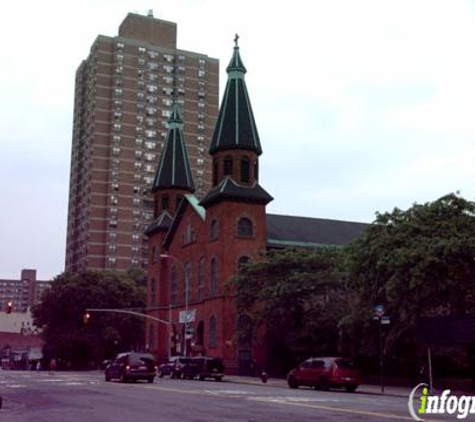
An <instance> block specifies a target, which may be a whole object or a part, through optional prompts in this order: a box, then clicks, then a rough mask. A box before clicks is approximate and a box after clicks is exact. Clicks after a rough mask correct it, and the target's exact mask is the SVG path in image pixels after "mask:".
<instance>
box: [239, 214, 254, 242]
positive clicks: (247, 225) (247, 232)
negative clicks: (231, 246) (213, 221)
mask: <svg viewBox="0 0 475 422" xmlns="http://www.w3.org/2000/svg"><path fill="white" fill-rule="evenodd" d="M252 231H253V230H252V221H251V220H249V218H245V217H244V218H241V219H240V220H239V221H238V225H237V235H238V236H241V237H252Z"/></svg>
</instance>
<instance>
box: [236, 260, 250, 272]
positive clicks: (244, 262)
mask: <svg viewBox="0 0 475 422" xmlns="http://www.w3.org/2000/svg"><path fill="white" fill-rule="evenodd" d="M250 261H251V259H250V258H249V257H248V256H241V257H240V258H239V259H238V265H237V266H238V267H237V269H238V271H239V269H240V268H241V267H242V266H243V265H244V264H247V263H248V262H250Z"/></svg>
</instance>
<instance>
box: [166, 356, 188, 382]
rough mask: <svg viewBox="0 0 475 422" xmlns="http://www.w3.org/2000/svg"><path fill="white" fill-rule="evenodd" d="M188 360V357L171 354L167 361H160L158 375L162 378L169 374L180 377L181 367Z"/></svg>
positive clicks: (181, 373)
mask: <svg viewBox="0 0 475 422" xmlns="http://www.w3.org/2000/svg"><path fill="white" fill-rule="evenodd" d="M189 361H190V358H187V357H184V356H171V357H170V359H169V360H168V362H166V363H162V364H161V365H160V366H159V367H158V376H159V377H160V378H163V377H164V376H165V375H170V376H171V377H172V378H181V377H182V375H183V367H184V366H185V365H186V364H187V363H188V362H189Z"/></svg>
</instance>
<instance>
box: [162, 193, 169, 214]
mask: <svg viewBox="0 0 475 422" xmlns="http://www.w3.org/2000/svg"><path fill="white" fill-rule="evenodd" d="M168 202H169V201H168V195H163V196H162V210H163V211H166V210H168Z"/></svg>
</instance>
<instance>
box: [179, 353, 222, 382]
mask: <svg viewBox="0 0 475 422" xmlns="http://www.w3.org/2000/svg"><path fill="white" fill-rule="evenodd" d="M223 376H224V364H223V361H222V360H221V359H220V358H213V357H209V356H195V357H191V358H189V361H188V363H187V364H186V365H184V367H183V378H188V379H193V378H196V377H197V378H198V379H200V380H204V379H205V378H214V379H215V380H216V381H221V380H222V379H223Z"/></svg>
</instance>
